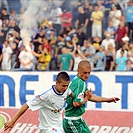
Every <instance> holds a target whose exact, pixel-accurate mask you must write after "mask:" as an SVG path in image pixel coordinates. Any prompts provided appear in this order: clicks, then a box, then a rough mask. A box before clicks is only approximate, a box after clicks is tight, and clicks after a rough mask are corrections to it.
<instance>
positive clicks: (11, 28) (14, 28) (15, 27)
mask: <svg viewBox="0 0 133 133" xmlns="http://www.w3.org/2000/svg"><path fill="white" fill-rule="evenodd" d="M14 31H16V32H18V33H20V28H19V27H18V25H17V24H16V21H15V20H10V23H9V28H8V34H10V35H12V34H13V32H14Z"/></svg>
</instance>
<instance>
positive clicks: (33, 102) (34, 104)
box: [26, 94, 48, 111]
mask: <svg viewBox="0 0 133 133" xmlns="http://www.w3.org/2000/svg"><path fill="white" fill-rule="evenodd" d="M47 99H48V94H40V95H36V96H35V97H34V98H32V99H30V100H28V101H27V102H26V103H27V105H28V106H29V108H30V109H31V110H32V111H35V110H39V109H40V108H42V107H44V106H45V101H47Z"/></svg>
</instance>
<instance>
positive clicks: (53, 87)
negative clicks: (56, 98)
mask: <svg viewBox="0 0 133 133" xmlns="http://www.w3.org/2000/svg"><path fill="white" fill-rule="evenodd" d="M52 89H53V91H54V93H55V94H57V95H63V93H59V92H57V91H56V89H55V85H53V86H52Z"/></svg>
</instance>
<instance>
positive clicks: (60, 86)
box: [56, 80, 70, 93]
mask: <svg viewBox="0 0 133 133" xmlns="http://www.w3.org/2000/svg"><path fill="white" fill-rule="evenodd" d="M69 83H70V81H64V80H62V82H57V83H56V84H57V87H56V90H57V91H58V92H60V93H64V92H65V91H66V90H67V88H68V85H69Z"/></svg>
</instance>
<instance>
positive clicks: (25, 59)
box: [14, 46, 34, 71]
mask: <svg viewBox="0 0 133 133" xmlns="http://www.w3.org/2000/svg"><path fill="white" fill-rule="evenodd" d="M18 58H19V62H20V68H19V69H14V70H16V71H18V70H20V71H31V70H32V68H33V59H34V56H33V55H32V53H31V52H30V51H28V50H27V48H26V46H23V50H22V51H21V52H20V54H19V57H18Z"/></svg>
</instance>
